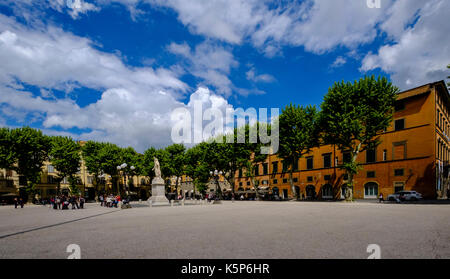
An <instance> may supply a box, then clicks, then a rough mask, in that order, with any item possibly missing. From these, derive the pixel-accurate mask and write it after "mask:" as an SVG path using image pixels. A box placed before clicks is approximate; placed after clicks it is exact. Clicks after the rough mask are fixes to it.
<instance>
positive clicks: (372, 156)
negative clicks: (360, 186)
mask: <svg viewBox="0 0 450 279" xmlns="http://www.w3.org/2000/svg"><path fill="white" fill-rule="evenodd" d="M376 161H377V151H376V149H369V150H367V151H366V163H375V162H376Z"/></svg>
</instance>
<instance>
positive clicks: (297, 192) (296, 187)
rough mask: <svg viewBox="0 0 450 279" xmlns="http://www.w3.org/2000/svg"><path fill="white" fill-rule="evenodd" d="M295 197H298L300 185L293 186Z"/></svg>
mask: <svg viewBox="0 0 450 279" xmlns="http://www.w3.org/2000/svg"><path fill="white" fill-rule="evenodd" d="M295 197H296V198H297V199H300V187H298V186H295Z"/></svg>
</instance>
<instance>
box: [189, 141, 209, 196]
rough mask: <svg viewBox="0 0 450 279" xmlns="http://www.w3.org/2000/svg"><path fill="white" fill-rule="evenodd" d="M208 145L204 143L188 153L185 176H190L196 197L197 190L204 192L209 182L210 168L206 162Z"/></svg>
mask: <svg viewBox="0 0 450 279" xmlns="http://www.w3.org/2000/svg"><path fill="white" fill-rule="evenodd" d="M207 152H208V143H206V142H202V143H200V144H198V145H196V146H194V147H192V148H190V149H188V150H187V151H186V155H185V168H184V174H185V175H187V176H189V177H190V178H191V179H192V180H193V183H194V195H195V192H196V190H199V192H204V190H205V187H206V183H207V182H208V180H209V178H210V175H209V166H208V163H207V162H206V159H205V158H206V154H207Z"/></svg>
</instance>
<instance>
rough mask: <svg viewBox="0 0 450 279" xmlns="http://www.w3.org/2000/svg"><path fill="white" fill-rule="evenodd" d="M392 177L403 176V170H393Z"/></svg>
mask: <svg viewBox="0 0 450 279" xmlns="http://www.w3.org/2000/svg"><path fill="white" fill-rule="evenodd" d="M394 175H395V176H404V175H405V171H404V169H396V170H394Z"/></svg>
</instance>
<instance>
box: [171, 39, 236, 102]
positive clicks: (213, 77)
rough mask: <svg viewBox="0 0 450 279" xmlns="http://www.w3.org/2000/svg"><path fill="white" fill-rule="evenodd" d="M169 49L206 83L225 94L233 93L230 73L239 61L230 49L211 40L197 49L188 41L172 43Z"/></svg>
mask: <svg viewBox="0 0 450 279" xmlns="http://www.w3.org/2000/svg"><path fill="white" fill-rule="evenodd" d="M167 49H168V50H169V51H170V52H171V53H173V54H176V55H179V56H181V57H183V58H184V59H185V60H186V61H187V69H188V71H189V72H190V73H191V74H193V75H194V76H196V77H199V78H201V79H202V80H203V83H204V85H207V86H208V85H209V86H214V87H215V88H216V89H217V92H218V93H220V94H223V95H225V96H230V95H231V92H232V90H233V89H234V85H233V83H232V82H231V80H230V79H229V78H228V75H229V74H230V71H231V69H232V68H235V67H237V66H238V65H239V63H238V62H237V61H236V60H235V59H234V56H233V54H232V53H231V52H230V51H228V50H226V49H225V48H223V47H221V46H218V45H215V44H211V43H209V42H203V43H201V44H199V45H197V46H196V47H195V49H191V47H190V46H189V45H188V44H186V43H183V44H176V43H171V44H170V45H169V46H168V47H167Z"/></svg>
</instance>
